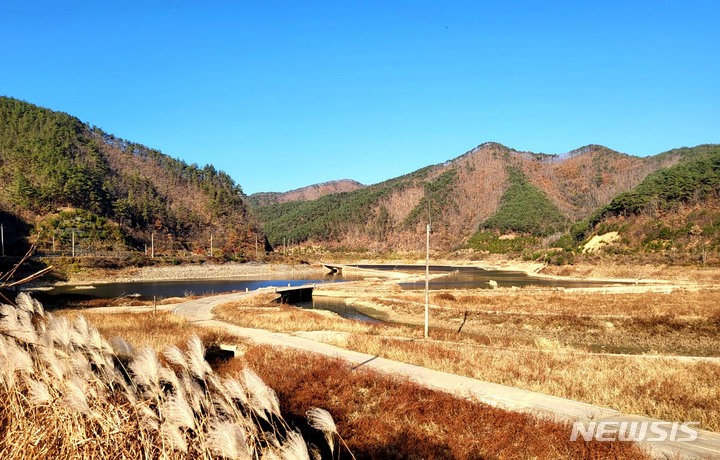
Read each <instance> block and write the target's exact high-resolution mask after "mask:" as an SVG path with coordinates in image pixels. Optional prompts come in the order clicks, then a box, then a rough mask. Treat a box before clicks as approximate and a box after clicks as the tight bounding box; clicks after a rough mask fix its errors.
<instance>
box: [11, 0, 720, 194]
mask: <svg viewBox="0 0 720 460" xmlns="http://www.w3.org/2000/svg"><path fill="white" fill-rule="evenodd" d="M201 3H207V4H209V5H210V6H200V4H201ZM0 40H1V42H2V46H1V47H0V94H3V95H7V96H12V97H15V98H19V99H23V100H26V101H28V102H32V103H35V104H38V105H41V106H45V107H49V108H52V109H55V110H60V111H64V112H68V113H70V114H72V115H75V116H77V117H79V118H80V119H82V120H83V121H86V122H88V123H90V124H93V125H96V126H99V127H101V128H102V129H104V130H105V131H108V132H110V133H113V134H115V135H117V136H119V137H123V138H126V139H128V140H131V141H135V142H139V143H142V144H145V145H147V146H149V147H153V148H157V149H159V150H161V151H162V152H164V153H166V154H169V155H171V156H173V157H176V158H181V159H183V160H185V161H187V162H188V163H198V164H200V165H204V164H206V163H211V164H213V165H215V166H216V167H217V168H219V169H222V170H224V171H227V172H228V173H229V174H230V175H231V176H232V177H233V178H234V179H235V180H236V181H237V182H238V183H239V184H240V185H241V186H242V187H243V189H244V190H245V192H246V193H253V192H257V191H285V190H289V189H294V188H297V187H301V186H304V185H309V184H312V183H316V182H322V181H326V180H331V179H339V178H352V179H356V180H359V181H361V182H363V183H367V184H370V183H376V182H379V181H382V180H385V179H388V178H391V177H395V176H398V175H400V174H404V173H407V172H410V171H413V170H415V169H417V168H420V167H422V166H426V165H428V164H434V163H440V162H443V161H445V160H448V159H451V158H454V157H456V156H458V155H460V154H462V153H464V152H465V151H467V150H469V149H471V148H472V147H474V146H476V145H477V144H480V143H482V142H486V141H497V142H501V143H503V144H505V145H508V146H509V147H513V148H515V149H518V150H530V151H536V152H545V153H564V152H567V151H569V150H572V149H575V148H577V147H580V146H583V145H586V144H590V143H595V144H603V145H606V146H608V147H611V148H613V149H615V150H619V151H622V152H625V153H630V154H634V155H649V154H655V153H659V152H662V151H665V150H669V149H671V148H674V147H679V146H692V145H696V144H701V143H718V142H720V104H719V102H720V1H717V0H712V1H692V0H684V1H663V0H654V1H635V0H630V1H628V0H624V1H495V2H483V1H472V0H471V1H464V2H459V1H437V2H434V1H433V2H427V1H359V0H358V1H345V0H329V1H284V2H280V1H269V0H262V1H261V0H257V1H252V2H251V1H237V2H235V1H228V2H198V1H187V2H185V1H174V2H139V1H138V2H135V1H123V2H103V1H67V2H58V1H46V2H39V1H32V2H27V1H15V0H6V1H4V2H2V4H1V5H0Z"/></svg>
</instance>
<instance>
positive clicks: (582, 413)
mask: <svg viewBox="0 0 720 460" xmlns="http://www.w3.org/2000/svg"><path fill="white" fill-rule="evenodd" d="M251 294H253V293H252V292H251V293H237V294H225V295H218V296H214V297H206V298H202V299H197V300H191V301H188V302H185V303H182V304H180V305H179V306H177V307H176V308H175V309H174V310H173V312H174V313H176V314H178V315H181V316H184V317H185V318H187V319H188V320H189V321H191V322H193V323H195V324H198V325H202V326H209V327H218V328H224V329H226V330H228V331H229V332H231V333H233V334H235V335H237V336H240V337H244V338H247V339H250V340H251V341H253V342H254V343H256V344H262V345H272V346H281V347H290V348H295V349H299V350H305V351H310V352H313V353H319V354H321V355H325V356H329V357H333V358H339V359H342V360H345V361H347V362H350V363H353V364H355V365H356V368H358V367H361V366H367V367H368V368H371V369H374V370H377V371H380V372H384V373H387V374H391V375H396V376H403V377H407V378H409V379H410V380H412V381H414V382H417V383H418V384H420V385H423V386H425V387H427V388H431V389H434V390H440V391H444V392H447V393H451V394H454V395H457V396H460V397H468V398H471V399H473V400H478V401H480V402H483V403H486V404H489V405H491V406H495V407H500V408H503V409H506V410H511V411H518V412H528V413H533V414H538V415H541V416H546V417H548V416H549V417H551V418H553V419H556V420H561V421H566V422H575V421H584V422H589V421H595V422H602V421H606V422H657V421H659V420H655V419H651V418H648V417H641V416H637V415H629V414H623V413H621V412H618V411H615V410H612V409H608V408H604V407H599V406H593V405H591V404H585V403H582V402H578V401H572V400H569V399H563V398H558V397H555V396H549V395H545V394H541V393H536V392H532V391H527V390H521V389H518V388H514V387H509V386H505V385H499V384H495V383H490V382H484V381H481V380H476V379H472V378H469V377H463V376H459V375H455V374H449V373H446V372H440V371H435V370H431V369H427V368H424V367H420V366H415V365H412V364H407V363H401V362H398V361H392V360H389V359H385V358H381V357H378V356H373V355H368V354H365V353H358V352H355V351H350V350H345V349H342V348H339V347H335V346H333V345H328V344H325V343H321V342H317V341H314V340H311V339H308V338H304V337H299V336H296V335H290V334H284V333H277V332H270V331H266V330H262V329H252V328H245V327H240V326H235V325H232V324H229V323H226V322H223V321H218V320H215V319H214V317H213V314H212V309H213V308H214V307H216V306H218V305H221V304H223V303H226V302H228V301H231V300H234V299H237V298H239V297H241V296H246V295H251ZM657 428H659V427H657ZM654 429H655V428H654ZM662 429H663V430H666V431H667V432H669V431H670V430H671V428H670V424H666V425H662ZM649 433H650V435H654V434H655V432H654V431H650V432H649ZM643 445H644V446H645V447H646V448H647V449H648V452H649V453H650V454H651V455H652V456H653V457H656V458H668V457H669V458H673V457H674V456H675V455H678V454H679V455H680V457H681V458H693V459H694V458H720V433H712V432H709V431H704V430H698V436H697V439H696V440H694V441H690V442H684V441H674V442H670V441H662V442H644V443H643Z"/></svg>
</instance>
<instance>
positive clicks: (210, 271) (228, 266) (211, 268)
mask: <svg viewBox="0 0 720 460" xmlns="http://www.w3.org/2000/svg"><path fill="white" fill-rule="evenodd" d="M323 272H325V269H324V268H323V267H322V265H320V264H312V265H311V264H266V263H235V262H229V263H222V264H207V263H206V264H201V265H166V266H157V267H140V268H128V269H122V270H101V271H99V270H93V271H85V272H78V273H73V274H71V275H70V276H69V279H68V280H67V281H61V282H58V283H55V284H57V285H58V286H62V285H92V284H102V283H130V282H137V281H177V280H203V279H231V278H253V277H258V278H265V277H269V276H288V277H296V276H301V275H309V274H317V273H323Z"/></svg>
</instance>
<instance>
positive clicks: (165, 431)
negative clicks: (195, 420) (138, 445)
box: [160, 423, 188, 453]
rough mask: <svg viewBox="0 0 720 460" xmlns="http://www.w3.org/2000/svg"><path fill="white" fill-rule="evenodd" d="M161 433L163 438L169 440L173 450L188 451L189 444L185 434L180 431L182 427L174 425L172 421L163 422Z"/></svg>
mask: <svg viewBox="0 0 720 460" xmlns="http://www.w3.org/2000/svg"><path fill="white" fill-rule="evenodd" d="M160 435H161V436H162V437H163V440H164V441H165V442H167V443H168V444H169V445H170V446H171V447H172V449H173V450H176V451H178V452H182V453H187V450H188V444H187V440H186V439H185V436H184V435H183V433H182V432H181V431H180V428H179V427H177V426H175V425H173V424H172V423H163V424H162V425H160Z"/></svg>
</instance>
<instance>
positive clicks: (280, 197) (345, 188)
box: [247, 179, 365, 208]
mask: <svg viewBox="0 0 720 460" xmlns="http://www.w3.org/2000/svg"><path fill="white" fill-rule="evenodd" d="M363 187H365V186H364V185H363V184H361V183H360V182H357V181H354V180H351V179H340V180H332V181H328V182H323V183H321V184H313V185H308V186H307V187H302V188H298V189H295V190H290V191H289V192H282V193H281V192H259V193H253V194H252V195H250V196H248V197H247V198H248V202H249V203H250V205H251V206H253V207H256V208H257V207H260V206H269V205H271V204H277V203H288V202H290V201H311V200H317V199H318V198H320V197H322V196H325V195H330V194H331V193H343V192H352V191H353V190H357V189H361V188H363Z"/></svg>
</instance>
